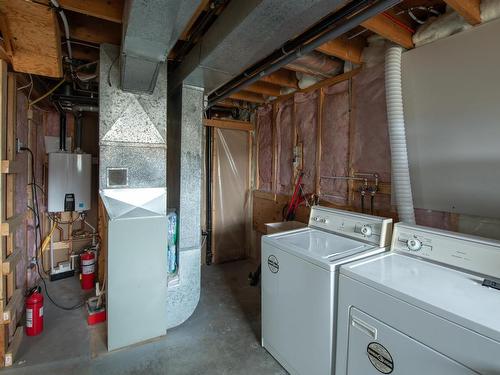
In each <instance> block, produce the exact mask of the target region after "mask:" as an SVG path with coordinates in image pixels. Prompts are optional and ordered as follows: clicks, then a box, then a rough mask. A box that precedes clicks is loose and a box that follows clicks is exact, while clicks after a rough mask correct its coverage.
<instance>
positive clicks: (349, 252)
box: [262, 206, 392, 375]
mask: <svg viewBox="0 0 500 375" xmlns="http://www.w3.org/2000/svg"><path fill="white" fill-rule="evenodd" d="M391 233H392V219H386V218H381V217H375V216H369V215H362V214H356V213H351V212H346V211H341V210H335V209H329V208H324V207H320V206H315V207H313V208H312V210H311V215H310V219H309V226H308V227H307V228H303V229H298V230H293V231H289V232H285V233H278V234H273V235H269V236H264V237H263V238H262V346H263V347H264V348H266V349H267V351H268V352H269V353H271V354H272V355H273V357H274V358H276V359H277V360H278V362H279V363H281V365H282V366H283V367H284V368H285V369H286V370H287V371H288V372H289V373H291V374H301V375H330V374H332V371H333V368H334V354H335V350H334V343H335V319H336V288H337V279H338V268H339V266H340V265H341V264H343V263H345V262H349V261H354V260H357V259H361V258H364V257H367V256H370V255H375V254H379V253H381V252H383V251H385V250H387V248H388V245H389V243H390V238H391Z"/></svg>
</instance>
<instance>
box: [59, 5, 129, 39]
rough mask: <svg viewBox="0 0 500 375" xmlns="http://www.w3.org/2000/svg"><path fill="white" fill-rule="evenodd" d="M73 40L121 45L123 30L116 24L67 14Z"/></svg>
mask: <svg viewBox="0 0 500 375" xmlns="http://www.w3.org/2000/svg"><path fill="white" fill-rule="evenodd" d="M66 17H67V18H68V24H69V36H70V38H71V39H76V40H81V41H84V42H89V43H95V44H101V43H110V44H118V45H119V44H120V43H121V35H122V29H121V25H120V24H118V23H115V22H109V21H103V20H99V19H97V18H94V17H90V16H82V15H79V14H74V13H73V14H69V13H68V14H66Z"/></svg>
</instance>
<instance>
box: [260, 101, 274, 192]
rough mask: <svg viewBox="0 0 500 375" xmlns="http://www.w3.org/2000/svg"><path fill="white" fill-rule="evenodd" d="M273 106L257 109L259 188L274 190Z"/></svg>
mask: <svg viewBox="0 0 500 375" xmlns="http://www.w3.org/2000/svg"><path fill="white" fill-rule="evenodd" d="M272 116H273V107H272V106H271V105H265V106H262V107H259V108H258V109H257V137H258V138H257V147H258V155H259V160H258V163H259V171H258V174H259V190H262V191H271V190H272V185H273V184H272V170H273V129H272V126H273V125H272V124H273V118H272Z"/></svg>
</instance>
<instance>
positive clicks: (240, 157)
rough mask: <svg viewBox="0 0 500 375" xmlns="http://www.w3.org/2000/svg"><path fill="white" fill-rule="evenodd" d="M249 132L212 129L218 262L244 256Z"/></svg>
mask: <svg viewBox="0 0 500 375" xmlns="http://www.w3.org/2000/svg"><path fill="white" fill-rule="evenodd" d="M248 137H249V135H248V132H246V131H241V130H230V129H215V133H214V146H215V153H214V177H213V189H214V190H213V199H214V200H213V204H214V214H213V229H212V230H213V236H214V248H213V261H214V263H221V262H226V261H230V260H236V259H242V258H244V257H245V255H246V244H247V241H246V235H247V232H246V226H247V223H248V219H249V218H248V201H249V197H250V189H249V162H250V161H249V141H248Z"/></svg>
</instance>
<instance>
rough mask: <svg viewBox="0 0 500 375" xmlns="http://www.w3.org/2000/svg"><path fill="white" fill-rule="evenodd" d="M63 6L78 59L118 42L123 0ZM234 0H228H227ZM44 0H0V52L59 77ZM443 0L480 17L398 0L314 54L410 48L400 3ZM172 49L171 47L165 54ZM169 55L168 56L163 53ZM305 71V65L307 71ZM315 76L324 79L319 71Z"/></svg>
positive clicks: (270, 90) (347, 57)
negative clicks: (382, 45)
mask: <svg viewBox="0 0 500 375" xmlns="http://www.w3.org/2000/svg"><path fill="white" fill-rule="evenodd" d="M58 1H59V4H60V6H61V8H62V9H64V11H65V13H66V15H67V18H68V23H69V27H70V38H71V40H72V41H73V42H74V45H73V56H74V58H75V59H78V60H82V61H95V60H97V59H98V58H99V50H98V48H97V47H98V45H99V44H100V43H112V44H120V43H121V32H122V30H121V28H122V20H123V9H124V0H105V1H104V0H58ZM232 1H234V0H232ZM213 2H214V0H203V1H202V2H201V4H200V5H199V6H198V8H197V9H196V10H195V11H194V14H193V17H192V18H191V19H190V21H189V22H188V23H187V24H186V27H185V28H184V31H183V32H182V33H181V35H180V37H179V46H182V43H184V44H186V42H187V41H189V40H190V37H191V36H192V35H191V33H193V30H194V29H196V27H195V25H196V24H197V21H199V20H200V19H201V18H200V17H202V16H203V14H206V13H207V12H208V11H210V9H213V6H214V5H213ZM49 4H50V0H31V1H29V0H0V31H1V33H2V39H3V40H0V58H2V59H4V60H7V61H9V62H10V63H11V64H12V65H13V67H14V69H15V70H16V71H19V72H27V73H32V74H38V75H43V76H48V77H61V76H62V69H63V66H62V65H63V64H62V61H63V58H62V56H63V55H65V54H66V48H65V45H64V42H63V40H62V39H61V34H62V30H63V29H62V24H61V22H60V20H59V18H58V16H57V13H56V12H54V11H53V9H51V7H50V5H49ZM445 4H447V5H448V6H449V7H451V8H452V9H454V10H455V11H456V12H457V13H459V14H460V15H461V16H462V17H463V18H464V19H465V20H466V21H467V22H468V23H470V24H471V25H477V24H479V23H480V22H481V16H480V0H404V1H402V2H401V3H400V4H399V5H397V6H396V7H394V8H393V9H392V10H390V11H388V12H385V13H382V14H379V15H377V16H375V17H373V18H371V19H369V20H367V21H365V22H364V23H362V25H361V26H360V27H358V28H357V29H356V30H353V32H351V33H350V35H343V36H342V37H340V38H337V39H335V40H330V41H328V42H327V43H325V44H323V45H321V46H320V47H318V48H317V49H316V52H317V53H319V54H323V55H327V56H329V57H331V58H335V59H340V60H342V61H345V62H349V63H352V64H354V66H357V65H360V64H362V63H363V55H362V52H363V48H364V47H365V46H366V44H367V42H366V38H367V37H369V36H370V35H373V34H378V35H380V36H382V37H384V38H386V39H387V40H390V41H392V42H394V43H397V44H399V45H401V46H403V47H404V48H407V49H410V48H413V47H414V45H413V41H412V36H413V33H414V29H416V27H417V26H418V24H416V23H415V22H414V21H413V20H412V19H411V18H410V17H408V14H406V13H405V12H404V10H405V9H408V8H411V7H415V6H424V7H429V6H432V7H437V8H439V9H441V11H442V10H443V9H444V6H445ZM175 55H176V49H175V48H174V50H173V51H172V53H171V56H175ZM169 58H170V56H169ZM296 71H301V72H308V71H307V69H304V68H303V67H301V66H300V64H298V65H296V64H292V65H290V66H287V67H285V68H282V69H280V70H278V71H276V72H274V73H272V74H270V75H268V76H264V77H262V78H261V79H260V81H258V82H256V83H254V84H252V85H250V86H248V87H246V88H245V89H244V90H242V91H240V92H238V93H236V94H233V95H231V98H230V99H226V100H223V101H221V102H219V103H217V104H218V105H219V106H221V107H229V108H238V107H240V106H243V107H245V108H246V107H247V105H248V103H252V104H261V103H265V102H267V101H269V100H273V99H274V98H276V97H283V96H286V95H288V94H289V93H290V91H291V90H292V91H293V90H298V89H299V86H298V80H297V77H296ZM308 73H309V74H311V71H309V72H308ZM317 79H320V80H325V79H329V77H328V76H324V75H322V74H320V75H318V76H317Z"/></svg>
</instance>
